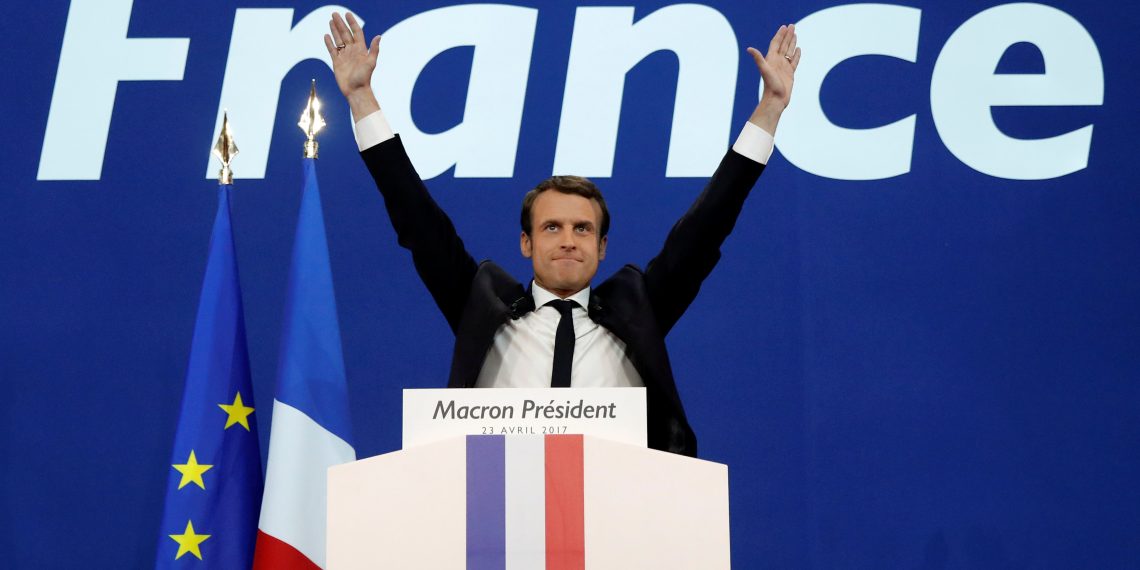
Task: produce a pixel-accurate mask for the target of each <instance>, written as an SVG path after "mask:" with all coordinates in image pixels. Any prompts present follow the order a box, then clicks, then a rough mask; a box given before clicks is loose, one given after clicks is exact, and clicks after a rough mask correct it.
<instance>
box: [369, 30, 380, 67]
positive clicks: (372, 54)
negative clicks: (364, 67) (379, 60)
mask: <svg viewBox="0 0 1140 570" xmlns="http://www.w3.org/2000/svg"><path fill="white" fill-rule="evenodd" d="M378 55H380V36H376V37H374V38H372V43H371V44H370V45H369V46H368V57H369V58H371V59H372V62H373V63H376V57H377V56H378Z"/></svg>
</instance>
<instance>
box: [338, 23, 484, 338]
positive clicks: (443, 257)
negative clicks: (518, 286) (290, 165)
mask: <svg viewBox="0 0 1140 570" xmlns="http://www.w3.org/2000/svg"><path fill="white" fill-rule="evenodd" d="M347 20H348V21H347V22H345V20H344V19H342V18H341V16H340V14H337V13H333V18H332V21H331V22H329V31H330V32H331V33H330V34H326V35H325V47H326V48H328V50H329V56H330V57H331V58H332V62H333V74H334V75H335V76H336V83H337V86H338V87H340V90H341V93H343V94H344V97H345V99H347V100H348V104H349V107H350V108H351V109H352V118H353V120H354V121H356V124H357V137H358V142H359V143H360V145H361V149H360V154H361V157H362V158H363V159H364V163H365V164H366V165H367V166H368V170H369V172H370V173H371V174H372V178H373V179H374V180H375V181H376V187H377V188H378V189H379V190H380V194H381V195H382V196H383V197H384V206H385V208H387V210H388V218H389V219H390V220H391V221H392V227H393V229H395V230H396V237H397V239H398V241H399V244H400V246H402V247H404V248H407V249H408V250H410V251H411V252H412V260H413V261H414V263H415V266H416V272H417V273H419V275H420V279H421V280H423V282H424V285H426V286H427V288H428V291H429V292H430V293H431V296H432V298H433V299H435V302H436V305H438V306H439V309H440V311H442V312H443V316H444V317H445V318H446V319H447V323H448V325H450V326H451V330H452V332H455V331H456V330H457V329H458V327H459V319H460V316H461V315H462V314H463V306H464V304H465V303H466V302H467V296H468V294H469V293H470V291H471V283H472V281H473V280H474V279H475V270H476V267H477V265H476V263H475V260H474V259H473V258H472V257H471V255H470V254H469V253H467V249H466V247H464V245H463V240H461V239H460V238H459V235H458V234H457V233H456V231H455V226H454V224H452V223H451V219H450V218H448V217H447V214H446V213H444V211H443V210H442V209H441V208H440V207H439V205H438V204H436V203H435V200H433V199H432V197H431V195H430V194H429V193H428V190H427V187H426V186H424V183H423V181H422V180H421V179H420V177H419V175H418V174H417V173H416V170H415V168H414V167H413V166H412V163H411V161H410V160H409V159H408V155H407V153H406V152H405V151H404V145H403V143H401V142H400V137H399V136H397V135H393V134H391V130H390V129H389V128H388V126H387V122H386V121H385V120H384V118H383V114H382V113H381V112H380V104H379V103H378V102H377V100H376V95H375V94H374V93H373V91H372V72H373V70H375V69H376V57H377V56H378V55H379V53H380V36H376V37H374V38H372V41H371V42H370V43H367V44H366V43H365V39H364V38H365V36H364V30H363V28H361V26H360V24H359V23H358V22H357V21H356V18H355V17H353V15H352V14H348V16H347ZM364 131H368V134H365V132H364ZM369 139H370V140H369Z"/></svg>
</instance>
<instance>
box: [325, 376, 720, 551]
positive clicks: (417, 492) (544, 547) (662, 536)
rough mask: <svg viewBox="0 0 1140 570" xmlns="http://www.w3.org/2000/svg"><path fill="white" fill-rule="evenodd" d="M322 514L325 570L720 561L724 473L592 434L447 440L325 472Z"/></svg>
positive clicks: (714, 465)
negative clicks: (324, 520)
mask: <svg viewBox="0 0 1140 570" xmlns="http://www.w3.org/2000/svg"><path fill="white" fill-rule="evenodd" d="M466 391H467V390H464V391H463V392H466ZM454 392H456V391H451V393H454ZM559 393H560V394H562V393H564V392H559ZM551 431H557V430H551ZM327 520H328V527H327V540H328V543H327V546H328V549H327V558H326V562H327V567H328V568H329V569H333V570H348V569H357V568H369V569H372V568H432V569H449V568H455V569H492V568H496V569H513V568H520V569H541V568H547V569H549V570H561V569H575V568H576V569H582V568H591V569H597V568H615V569H618V568H620V569H632V568H653V569H661V568H677V569H681V568H685V569H691V568H701V569H717V568H729V567H730V560H729V523H728V520H729V519H728V469H727V467H726V466H724V465H722V464H718V463H712V462H708V461H702V460H699V459H694V458H690V457H683V456H679V455H674V454H670V453H665V452H660V451H656V450H651V449H646V448H645V447H641V446H637V445H630V444H628V443H621V442H617V441H611V440H608V439H603V438H601V437H596V436H592V435H574V434H556V435H456V436H451V437H445V438H443V439H440V440H437V441H434V442H431V443H425V444H422V445H417V446H414V447H409V448H406V449H403V450H400V451H395V452H392V453H387V454H384V455H380V456H376V457H372V458H368V459H363V460H360V461H356V462H353V463H348V464H344V465H338V466H335V467H332V468H330V469H329V473H328V519H327Z"/></svg>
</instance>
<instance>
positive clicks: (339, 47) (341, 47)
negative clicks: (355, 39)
mask: <svg viewBox="0 0 1140 570" xmlns="http://www.w3.org/2000/svg"><path fill="white" fill-rule="evenodd" d="M344 46H345V44H339V45H337V46H336V51H340V50H342V49H344Z"/></svg>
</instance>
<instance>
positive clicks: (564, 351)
mask: <svg viewBox="0 0 1140 570" xmlns="http://www.w3.org/2000/svg"><path fill="white" fill-rule="evenodd" d="M547 305H549V306H551V307H554V308H555V309H557V310H558V312H559V313H561V314H562V318H560V319H558V330H557V331H556V332H555V333H554V372H553V373H552V374H551V375H550V387H551V388H569V387H570V364H571V363H573V361H574V315H573V314H572V311H573V310H574V307H576V306H578V304H577V303H575V302H574V301H567V300H565V299H561V300H557V301H551V302H549V303H547Z"/></svg>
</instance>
